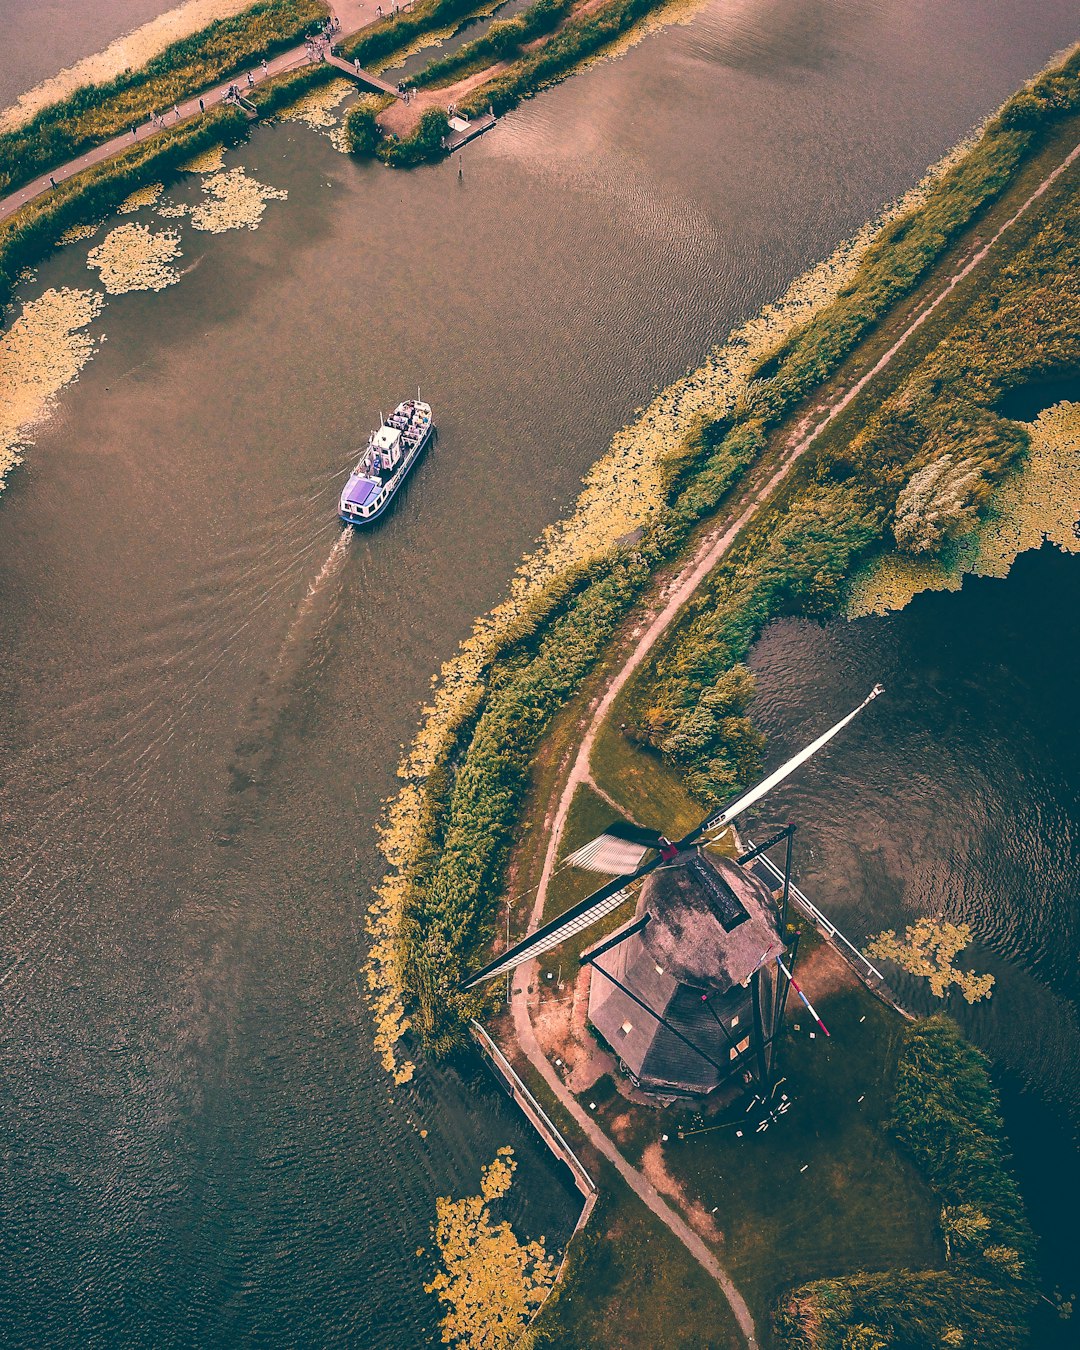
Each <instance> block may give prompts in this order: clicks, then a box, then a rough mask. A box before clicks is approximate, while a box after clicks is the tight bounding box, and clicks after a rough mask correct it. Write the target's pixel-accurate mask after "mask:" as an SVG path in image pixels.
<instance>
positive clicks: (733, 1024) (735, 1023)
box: [731, 1013, 739, 1027]
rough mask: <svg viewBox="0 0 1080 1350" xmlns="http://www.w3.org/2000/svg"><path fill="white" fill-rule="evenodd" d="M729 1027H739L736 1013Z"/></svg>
mask: <svg viewBox="0 0 1080 1350" xmlns="http://www.w3.org/2000/svg"><path fill="white" fill-rule="evenodd" d="M731 1025H732V1027H737V1026H738V1025H739V1014H738V1013H736V1014H735V1016H734V1017H733V1018H732V1019H731Z"/></svg>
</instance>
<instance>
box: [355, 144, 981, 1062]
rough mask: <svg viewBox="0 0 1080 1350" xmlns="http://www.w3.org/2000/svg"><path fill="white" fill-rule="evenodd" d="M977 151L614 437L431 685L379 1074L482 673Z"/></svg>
mask: <svg viewBox="0 0 1080 1350" xmlns="http://www.w3.org/2000/svg"><path fill="white" fill-rule="evenodd" d="M971 143H972V138H969V139H968V140H966V141H964V142H963V143H962V144H960V145H958V146H957V147H956V148H955V149H953V150H951V151H950V152H949V153H948V154H947V155H946V156H945V157H944V158H943V159H942V160H940V161H939V163H938V164H936V165H935V166H934V167H933V168H932V169H930V170H929V171H928V173H927V174H926V175H925V176H924V177H923V179H922V180H921V181H920V182H919V183H918V184H916V186H915V187H913V188H912V189H911V190H910V191H909V192H907V193H906V194H905V195H904V196H903V197H902V198H900V200H899V201H897V202H896V203H895V204H894V205H892V206H891V207H889V208H887V209H886V210H885V211H883V212H882V214H881V215H880V216H879V217H878V219H877V220H875V221H872V222H869V223H867V224H866V225H865V226H864V227H863V228H862V229H861V230H859V231H858V233H856V234H855V235H853V236H852V238H850V239H849V240H847V241H846V242H845V243H843V244H841V245H840V246H839V247H838V248H837V249H836V251H835V252H834V253H833V254H832V255H831V256H830V257H829V258H827V259H826V260H825V261H824V262H821V263H818V264H817V265H816V266H815V267H812V268H811V269H810V270H809V271H808V272H806V273H804V274H803V275H802V276H801V277H799V278H798V279H797V280H796V281H794V282H793V283H792V284H791V286H789V287H788V289H787V291H786V292H785V293H784V295H783V296H782V297H781V298H780V299H779V300H777V301H776V302H775V303H773V304H770V305H766V306H765V308H764V309H763V310H762V311H761V313H760V314H758V315H757V317H756V318H754V319H751V320H750V321H749V322H748V323H745V324H743V325H742V327H740V328H738V329H736V330H735V331H734V332H733V333H732V334H731V335H730V336H729V337H728V339H727V341H726V342H725V343H724V344H723V345H722V346H719V347H716V348H715V349H714V350H713V351H712V352H711V353H710V355H709V356H708V358H707V359H706V361H705V362H704V363H703V364H702V365H701V366H700V367H699V368H698V369H697V370H695V371H693V372H691V373H690V374H688V375H685V376H684V377H683V378H682V379H681V380H678V381H676V382H675V383H674V384H672V385H671V386H669V387H668V388H667V389H665V390H664V391H663V392H661V393H660V394H658V395H657V396H656V398H654V399H653V401H652V403H650V404H649V406H648V407H647V408H646V409H644V410H643V411H642V412H641V413H640V415H639V416H638V418H637V420H636V421H634V422H633V423H631V424H630V425H629V426H627V427H625V428H624V429H623V430H622V431H620V432H618V433H617V435H616V436H615V438H614V439H613V441H612V443H611V446H610V448H609V450H608V451H607V453H606V454H605V455H604V456H603V458H601V459H600V460H599V461H598V462H597V463H596V465H595V466H594V467H593V469H592V470H591V471H590V472H589V474H588V475H587V476H586V478H585V480H584V489H583V491H582V493H581V495H580V496H579V497H578V499H577V502H576V504H575V507H574V510H573V511H572V513H571V514H570V516H569V517H568V518H567V519H565V520H564V521H561V522H560V523H558V524H556V525H552V526H550V527H549V528H548V529H546V530H545V531H544V533H543V535H542V536H541V538H540V540H539V547H538V548H537V549H536V550H535V552H533V553H531V554H529V555H527V556H526V557H525V558H524V559H523V561H522V563H521V566H520V567H519V568H518V571H517V572H516V573H515V575H514V577H513V578H512V580H511V583H510V594H509V596H508V598H507V599H506V600H505V601H503V603H502V604H500V605H498V606H497V607H496V608H495V609H493V610H492V611H491V612H490V613H488V614H485V615H482V616H481V617H480V618H479V619H477V621H476V623H475V625H474V627H473V631H472V633H471V635H470V636H469V637H468V638H467V639H466V640H465V641H464V642H463V643H462V644H461V647H460V649H459V651H458V653H457V654H456V655H455V656H454V657H453V658H452V659H451V660H450V661H448V662H446V663H445V664H444V665H443V667H442V669H441V671H440V672H439V674H438V675H437V676H436V677H435V678H433V680H432V684H433V685H434V686H435V693H434V696H433V698H432V702H431V704H430V705H429V706H427V707H425V708H424V709H423V711H422V714H421V724H420V727H419V729H418V731H417V733H416V736H415V738H414V740H413V742H412V745H411V747H410V749H409V751H408V754H407V755H406V757H405V759H404V761H403V763H402V765H401V766H400V769H399V774H400V776H401V777H402V778H404V779H405V780H406V782H405V784H404V786H403V787H402V788H401V790H400V791H399V792H398V794H397V796H396V797H395V798H394V799H393V801H392V802H391V803H390V805H389V808H388V812H387V819H386V824H385V826H384V828H383V830H382V851H383V855H384V857H385V858H386V860H387V862H388V863H389V865H390V871H389V872H388V874H387V876H386V877H385V878H384V880H383V881H382V882H381V883H380V885H379V886H378V888H377V889H376V894H375V897H374V900H373V902H372V904H371V906H370V908H369V911H368V918H367V927H368V931H369V933H370V935H371V938H372V943H371V947H370V950H369V952H368V956H367V960H366V962H365V966H366V983H367V996H368V1001H369V1003H370V1006H371V1008H372V1011H373V1013H374V1017H375V1044H376V1048H377V1049H378V1051H379V1053H380V1056H381V1059H382V1063H383V1066H384V1067H385V1068H386V1069H387V1071H388V1072H390V1073H392V1074H393V1075H394V1076H395V1078H396V1079H397V1080H398V1081H405V1080H407V1079H408V1078H409V1077H411V1076H412V1072H413V1066H412V1064H411V1063H409V1062H407V1061H406V1062H404V1063H401V1062H399V1061H398V1058H397V1047H398V1045H399V1043H400V1041H401V1039H402V1037H403V1036H404V1034H405V1032H406V1031H407V1030H408V1028H409V1018H408V1015H407V1013H406V1011H405V1006H404V987H403V982H402V978H401V968H402V955H403V954H402V947H401V936H400V934H401V926H402V920H403V909H404V905H405V902H406V900H407V898H408V893H409V882H408V873H409V871H410V869H411V866H412V864H413V860H414V857H415V848H416V845H417V842H418V840H419V839H420V837H421V835H422V827H421V806H422V800H423V797H422V790H421V784H422V782H423V780H424V779H425V778H426V777H427V775H428V774H429V773H430V772H431V771H432V769H433V768H434V767H435V766H436V765H437V764H438V762H439V759H440V756H441V755H442V754H443V752H444V747H446V746H447V744H448V743H449V740H450V738H451V737H452V735H453V733H454V730H455V729H456V728H457V727H458V726H459V725H460V724H461V721H462V719H463V718H465V717H467V716H468V714H469V712H470V711H471V710H472V709H473V708H475V707H476V706H477V704H478V702H479V700H480V699H481V697H482V695H483V680H484V673H485V671H486V669H487V666H488V664H489V662H490V660H491V659H492V655H493V653H494V652H495V651H496V650H497V648H498V644H499V642H500V640H501V638H502V637H503V635H504V634H505V633H506V632H507V630H508V628H509V627H510V626H511V625H512V624H513V622H514V621H515V620H516V619H517V618H518V617H519V616H520V615H521V614H522V613H523V612H524V611H525V609H526V608H527V607H528V605H529V604H530V603H531V602H532V601H533V600H535V598H536V597H537V596H538V595H539V594H540V592H541V591H542V590H543V589H544V588H545V587H546V586H547V585H549V584H550V583H551V582H552V581H553V580H555V579H556V578H558V577H559V576H561V575H563V574H565V573H567V572H568V571H570V570H571V569H573V568H574V567H576V566H579V565H581V564H584V563H588V562H590V561H593V560H596V559H599V558H601V557H603V556H604V555H605V554H607V553H609V552H610V551H611V549H612V548H614V546H615V545H616V542H617V541H618V540H619V539H620V538H622V537H623V536H624V535H626V534H629V533H630V532H631V531H633V530H635V529H637V528H638V527H639V526H642V525H646V524H648V523H649V522H650V521H651V520H652V519H653V517H654V516H655V515H656V514H657V513H658V512H659V511H660V510H661V509H662V506H663V499H664V492H663V484H664V467H665V463H666V462H667V461H668V460H669V459H670V458H671V457H673V456H675V455H677V453H678V451H679V449H680V447H681V446H682V444H683V442H684V440H685V438H686V436H687V435H688V434H689V433H690V432H691V431H692V430H693V429H694V428H695V427H696V426H697V425H698V423H699V420H700V419H701V418H702V417H706V418H710V419H716V418H719V417H723V416H725V415H727V414H729V413H730V412H732V411H733V410H734V408H735V407H736V405H737V403H738V401H739V398H740V396H741V395H743V394H744V393H745V392H746V389H747V387H748V384H749V379H750V375H751V374H752V372H753V371H754V369H755V368H756V366H757V365H758V363H759V362H760V361H761V360H762V359H763V358H764V357H766V356H768V355H769V354H770V353H771V352H772V351H774V350H775V349H776V347H777V346H778V345H779V344H780V343H781V342H782V341H783V339H784V338H785V337H786V336H787V335H788V334H790V333H791V332H793V331H794V330H795V329H796V328H799V327H801V326H802V325H804V324H806V323H808V322H809V321H810V320H811V319H812V318H813V317H814V316H815V315H816V314H818V313H820V311H821V310H823V309H824V308H825V307H826V306H827V305H829V304H831V303H832V301H833V300H835V299H836V297H837V295H838V294H839V293H840V291H841V290H842V289H843V288H844V286H846V285H847V284H848V283H849V282H850V281H851V280H852V278H853V277H854V275H855V273H856V271H857V269H858V267H859V264H860V263H861V262H862V259H863V256H864V254H865V253H866V250H867V249H868V248H869V247H870V245H871V244H872V243H873V241H874V239H875V238H876V237H877V235H878V233H879V231H880V230H881V229H882V228H884V226H886V225H887V224H889V223H890V222H891V221H893V220H895V219H896V218H897V217H898V216H901V215H904V214H905V213H907V212H908V211H911V210H914V209H915V208H916V207H918V206H919V205H920V204H921V203H922V202H923V201H925V199H926V197H927V196H928V194H929V192H930V190H931V189H932V188H933V186H934V185H935V184H936V183H937V181H938V180H939V179H940V178H941V177H942V176H943V175H944V174H945V173H947V172H948V170H949V169H950V168H951V167H952V166H953V165H954V164H955V163H956V162H957V161H958V160H959V159H960V158H961V157H962V155H963V154H964V153H965V152H966V151H967V149H968V148H969V147H970V145H971Z"/></svg>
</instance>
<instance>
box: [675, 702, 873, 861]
mask: <svg viewBox="0 0 1080 1350" xmlns="http://www.w3.org/2000/svg"><path fill="white" fill-rule="evenodd" d="M884 692H885V688H884V686H883V685H880V684H875V685H874V687H873V689H871V691H870V692H869V694H867V696H866V697H865V698H864V699H863V701H862V702H861V703H860V704H859V706H858V707H857V708H855V709H854V710H853V711H852V712H849V713H848V715H847V716H846V717H844V718H842V719H841V720H840V721H839V722H837V723H836V725H835V726H832V727H830V728H829V729H828V731H826V732H824V733H823V734H822V735H820V736H819V737H818V738H817V740H816V741H811V742H810V744H809V745H808V746H807V747H806V748H805V749H804V750H800V751H799V753H798V754H797V755H793V756H792V758H791V759H789V760H788V761H787V763H786V764H781V765H780V767H779V768H778V769H774V770H773V772H772V773H771V774H769V775H768V777H767V778H763V779H762V780H761V782H760V783H757V784H755V785H754V786H753V787H752V788H749V789H748V790H747V791H746V792H744V793H743V794H742V796H741V797H736V799H735V800H734V801H733V802H731V803H730V805H728V806H725V807H724V809H723V810H722V811H720V812H718V813H717V814H716V815H714V816H710V817H709V818H708V819H707V820H706V821H705V822H704V824H703V825H700V826H699V827H698V828H697V830H695V831H694V832H693V834H692V835H687V837H686V840H685V841H683V842H684V843H685V842H690V840H692V839H696V838H697V837H698V836H699V835H702V834H707V833H709V832H710V831H712V830H716V829H720V828H721V827H722V826H724V825H727V824H729V823H730V822H731V821H733V820H734V819H735V817H736V816H738V815H741V814H742V813H743V812H744V811H745V810H747V809H748V808H749V807H751V806H753V805H754V803H755V802H757V801H760V800H761V798H762V797H764V796H765V794H766V793H768V792H771V791H772V790H773V788H774V787H776V786H777V784H778V783H782V782H783V781H784V779H785V778H787V777H789V776H790V775H791V774H793V773H794V772H795V770H796V769H797V768H799V766H800V765H802V764H805V763H806V761H807V760H808V759H809V758H810V757H811V756H812V755H816V754H817V752H818V751H819V750H820V749H821V747H822V746H823V745H826V744H827V743H828V742H829V741H831V740H832V738H833V737H834V736H835V735H836V734H837V733H838V732H840V731H843V729H844V728H845V727H846V726H847V724H848V723H849V722H852V721H854V720H855V718H856V717H858V715H859V713H861V712H862V710H863V709H864V708H865V707H866V705H867V704H868V703H872V702H873V701H874V699H876V698H877V696H878V695H879V694H883V693H884Z"/></svg>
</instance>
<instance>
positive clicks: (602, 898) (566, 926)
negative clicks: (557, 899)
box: [461, 877, 634, 989]
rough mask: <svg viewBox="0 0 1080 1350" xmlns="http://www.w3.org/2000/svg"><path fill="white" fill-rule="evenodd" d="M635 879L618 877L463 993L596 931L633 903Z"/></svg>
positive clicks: (492, 965)
mask: <svg viewBox="0 0 1080 1350" xmlns="http://www.w3.org/2000/svg"><path fill="white" fill-rule="evenodd" d="M633 879H634V878H632V877H618V878H617V879H616V880H615V881H610V882H608V884H607V885H606V886H601V887H600V889H599V890H598V891H593V893H592V895H589V896H586V898H585V899H584V900H581V901H579V902H578V904H576V905H574V906H572V907H571V908H570V909H568V910H566V911H565V913H563V914H560V915H559V917H558V918H557V919H552V921H551V922H550V923H547V924H544V926H543V927H542V928H538V929H537V930H536V932H535V933H531V934H530V935H529V936H528V937H527V938H523V939H522V941H521V942H518V943H515V945H514V946H513V947H511V948H509V950H508V951H505V952H503V954H502V956H499V957H496V958H495V960H494V961H491V962H489V964H488V965H486V966H485V967H484V968H483V970H478V971H477V972H476V973H475V974H473V975H469V976H468V977H467V978H466V979H464V980H462V982H461V988H462V989H471V988H472V987H473V985H474V984H481V983H482V982H483V981H484V980H490V979H493V978H494V977H495V976H496V975H501V974H502V973H503V971H506V970H513V968H514V967H515V966H520V965H521V963H522V962H523V961H528V960H531V958H532V957H534V956H539V955H540V954H541V952H546V951H550V949H551V948H552V947H557V946H558V945H559V943H560V942H564V941H565V940H566V939H567V938H568V937H573V935H574V934H575V933H580V932H582V931H583V930H584V929H586V928H590V927H592V925H593V924H594V923H597V922H598V921H599V920H600V919H602V918H604V916H605V915H606V914H610V913H611V912H612V911H613V910H616V909H618V908H619V906H620V905H622V904H625V903H626V901H627V900H629V899H630V890H629V887H628V885H627V883H628V882H630V881H632V880H633Z"/></svg>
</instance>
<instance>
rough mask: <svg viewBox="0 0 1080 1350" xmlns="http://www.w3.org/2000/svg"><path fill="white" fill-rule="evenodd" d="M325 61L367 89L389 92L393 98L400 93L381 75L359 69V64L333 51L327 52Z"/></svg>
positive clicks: (397, 96) (398, 96) (399, 95)
mask: <svg viewBox="0 0 1080 1350" xmlns="http://www.w3.org/2000/svg"><path fill="white" fill-rule="evenodd" d="M325 59H326V63H327V65H330V66H336V67H337V69H338V70H340V71H341V73H342V75H348V77H349V78H350V79H351V80H355V81H356V82H357V84H362V85H365V86H366V87H367V88H369V89H375V90H377V91H378V92H379V93H380V94H390V95H391V96H392V97H394V98H400V97H401V94H400V93H399V91H398V88H397V86H396V85H393V84H391V83H390V81H389V80H384V79H383V77H382V76H381V75H375V74H373V73H372V72H371V71H370V70H361V69H360V67H359V66H357V65H355V64H354V63H353V62H352V61H346V60H345V58H344V57H341V56H337V55H336V54H335V53H334V52H328V53H327V55H326V58H325Z"/></svg>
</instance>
